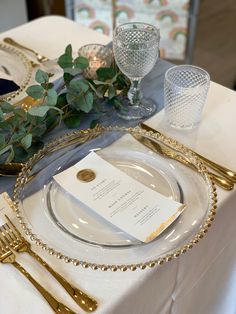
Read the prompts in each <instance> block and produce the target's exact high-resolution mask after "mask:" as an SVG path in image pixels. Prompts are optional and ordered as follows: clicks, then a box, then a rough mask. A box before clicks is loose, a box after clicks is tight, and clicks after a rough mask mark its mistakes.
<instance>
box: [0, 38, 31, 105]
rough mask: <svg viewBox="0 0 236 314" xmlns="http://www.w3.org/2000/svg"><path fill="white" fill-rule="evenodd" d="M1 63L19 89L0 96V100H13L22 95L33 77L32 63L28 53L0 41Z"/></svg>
mask: <svg viewBox="0 0 236 314" xmlns="http://www.w3.org/2000/svg"><path fill="white" fill-rule="evenodd" d="M0 64H1V65H2V67H3V69H4V70H5V73H6V74H7V75H8V77H9V79H10V80H12V81H14V82H15V83H16V84H17V85H18V86H19V89H18V90H16V91H14V92H11V93H8V94H5V95H1V96H0V100H5V101H11V100H12V99H15V98H17V97H18V96H21V94H22V93H23V92H24V91H25V90H26V88H27V86H28V85H29V82H30V80H31V78H32V72H33V69H32V65H31V62H30V61H29V59H28V58H27V57H26V55H25V54H24V53H23V52H21V51H19V50H18V49H16V48H14V47H12V46H10V45H6V44H2V43H0Z"/></svg>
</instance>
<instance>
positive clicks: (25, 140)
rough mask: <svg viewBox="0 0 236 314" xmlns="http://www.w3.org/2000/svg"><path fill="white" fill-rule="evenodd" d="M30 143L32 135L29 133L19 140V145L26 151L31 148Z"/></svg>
mask: <svg viewBox="0 0 236 314" xmlns="http://www.w3.org/2000/svg"><path fill="white" fill-rule="evenodd" d="M31 143H32V134H31V133H29V134H27V135H26V136H25V137H23V138H22V139H21V144H22V146H23V147H24V149H26V150H27V149H28V148H29V147H30V146H31Z"/></svg>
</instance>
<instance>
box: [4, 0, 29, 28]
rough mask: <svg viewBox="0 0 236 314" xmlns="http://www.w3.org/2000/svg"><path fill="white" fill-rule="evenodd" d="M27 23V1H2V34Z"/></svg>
mask: <svg viewBox="0 0 236 314" xmlns="http://www.w3.org/2000/svg"><path fill="white" fill-rule="evenodd" d="M26 22H27V11H26V3H25V0H0V32H3V31H5V30H8V29H10V28H13V27H15V26H18V25H21V24H23V23H26Z"/></svg>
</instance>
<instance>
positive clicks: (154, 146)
mask: <svg viewBox="0 0 236 314" xmlns="http://www.w3.org/2000/svg"><path fill="white" fill-rule="evenodd" d="M132 135H133V136H134V138H135V139H136V140H138V141H139V142H140V143H142V144H143V145H145V146H146V147H148V148H149V149H151V150H152V151H154V152H156V153H157V154H159V155H162V156H164V157H167V158H171V159H173V160H176V161H178V162H180V163H181V164H183V165H185V166H187V167H189V168H191V169H193V170H195V171H197V168H196V167H195V166H194V165H193V164H192V163H191V162H190V161H189V160H188V159H187V158H185V157H184V156H182V155H180V154H178V153H177V152H175V151H174V150H172V149H170V148H168V147H166V146H164V145H161V144H159V143H157V142H156V141H155V140H152V139H149V138H146V137H144V136H142V135H139V134H132ZM208 174H209V175H210V176H211V178H212V179H213V181H214V182H215V184H217V185H218V186H219V187H221V188H222V189H224V190H232V189H233V188H234V184H233V182H232V181H230V180H227V179H226V178H223V177H221V176H219V175H217V174H215V173H212V172H208Z"/></svg>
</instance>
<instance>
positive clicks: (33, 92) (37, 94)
mask: <svg viewBox="0 0 236 314" xmlns="http://www.w3.org/2000/svg"><path fill="white" fill-rule="evenodd" d="M44 92H45V90H44V88H43V87H42V86H41V85H32V86H29V87H28V88H27V90H26V93H27V94H28V95H29V96H31V97H32V98H34V99H41V98H43V96H44Z"/></svg>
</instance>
